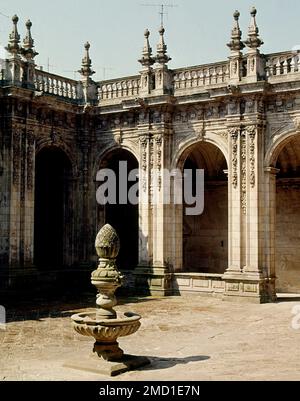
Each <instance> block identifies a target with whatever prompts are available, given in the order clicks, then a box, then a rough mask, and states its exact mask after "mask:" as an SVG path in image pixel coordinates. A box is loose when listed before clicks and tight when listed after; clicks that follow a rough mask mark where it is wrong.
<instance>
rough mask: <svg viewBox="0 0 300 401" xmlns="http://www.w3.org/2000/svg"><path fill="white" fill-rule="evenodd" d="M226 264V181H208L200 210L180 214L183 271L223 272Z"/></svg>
mask: <svg viewBox="0 0 300 401" xmlns="http://www.w3.org/2000/svg"><path fill="white" fill-rule="evenodd" d="M227 267H228V196H227V182H225V183H221V184H219V183H218V184H214V185H213V184H211V183H210V184H209V185H208V187H207V188H206V190H205V206H204V213H203V214H202V215H200V216H185V217H184V271H187V272H188V271H189V272H194V273H216V274H223V273H225V270H226V269H227Z"/></svg>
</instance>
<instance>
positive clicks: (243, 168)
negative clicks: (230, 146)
mask: <svg viewBox="0 0 300 401" xmlns="http://www.w3.org/2000/svg"><path fill="white" fill-rule="evenodd" d="M241 181H242V188H241V204H242V209H243V213H244V214H246V212H247V138H246V134H245V132H243V133H242V134H241Z"/></svg>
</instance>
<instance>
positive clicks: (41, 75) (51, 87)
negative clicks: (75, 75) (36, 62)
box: [35, 70, 79, 100]
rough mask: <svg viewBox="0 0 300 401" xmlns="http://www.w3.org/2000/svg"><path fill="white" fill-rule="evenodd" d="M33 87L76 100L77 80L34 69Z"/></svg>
mask: <svg viewBox="0 0 300 401" xmlns="http://www.w3.org/2000/svg"><path fill="white" fill-rule="evenodd" d="M35 88H36V90H38V91H41V92H44V93H48V94H51V95H56V96H60V97H63V98H67V99H70V100H78V99H79V96H78V82H77V81H75V80H72V79H69V78H65V77H61V76H59V75H55V74H51V73H48V72H45V71H42V70H36V71H35Z"/></svg>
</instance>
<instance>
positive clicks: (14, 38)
mask: <svg viewBox="0 0 300 401" xmlns="http://www.w3.org/2000/svg"><path fill="white" fill-rule="evenodd" d="M12 22H13V30H12V32H11V34H10V35H9V43H8V45H7V47H6V50H7V51H8V52H9V53H11V54H12V55H17V54H18V53H19V51H20V45H19V43H20V35H19V33H18V22H19V17H18V16H17V15H14V16H13V17H12Z"/></svg>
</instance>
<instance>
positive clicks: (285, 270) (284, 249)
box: [274, 135, 300, 294]
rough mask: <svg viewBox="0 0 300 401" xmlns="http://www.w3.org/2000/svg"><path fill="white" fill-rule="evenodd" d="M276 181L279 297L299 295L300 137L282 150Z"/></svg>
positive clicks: (277, 285) (276, 264) (277, 286)
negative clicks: (288, 294)
mask: <svg viewBox="0 0 300 401" xmlns="http://www.w3.org/2000/svg"><path fill="white" fill-rule="evenodd" d="M274 166H276V169H278V174H277V178H276V220H275V221H276V225H275V272H276V277H277V281H276V289H277V291H278V292H279V293H298V294H299V293H300V135H297V136H293V137H291V138H289V140H288V141H285V142H284V146H283V147H282V146H281V147H280V153H279V154H278V157H277V160H275V161H274Z"/></svg>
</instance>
